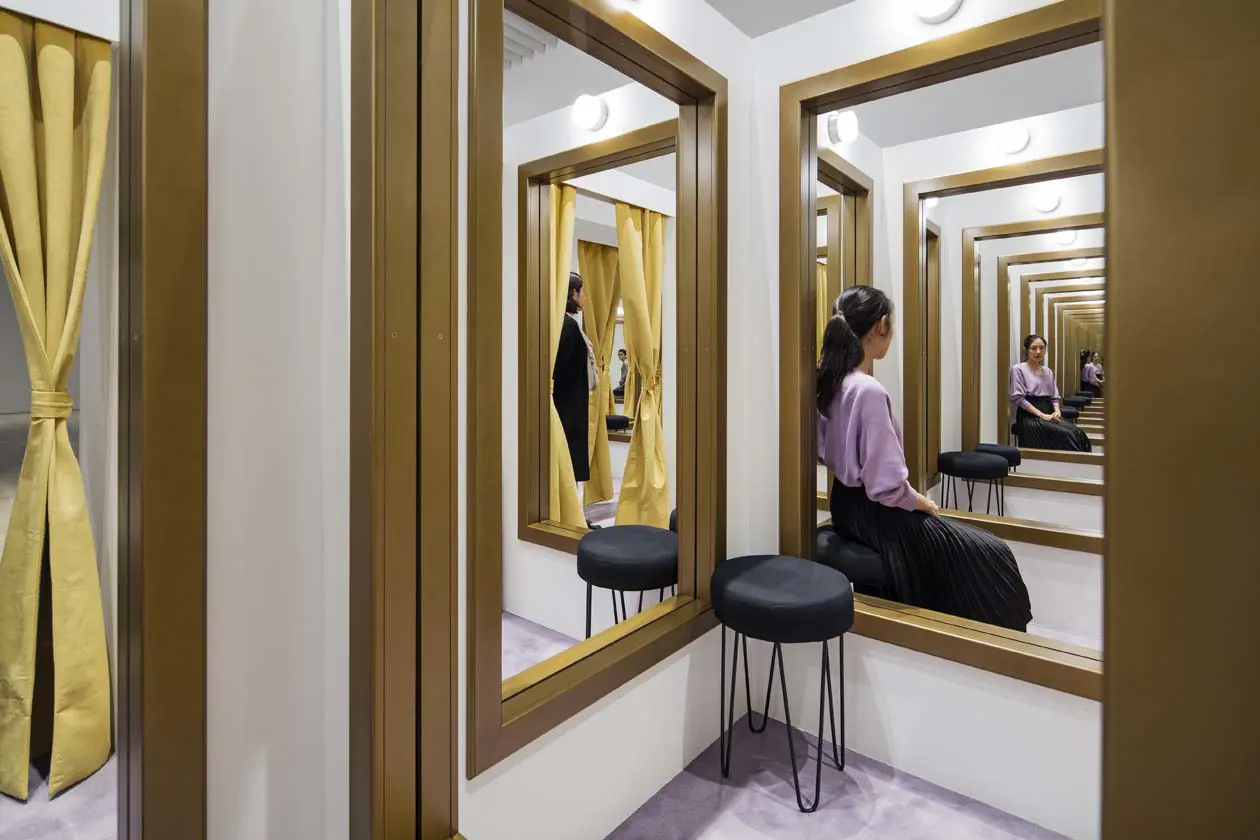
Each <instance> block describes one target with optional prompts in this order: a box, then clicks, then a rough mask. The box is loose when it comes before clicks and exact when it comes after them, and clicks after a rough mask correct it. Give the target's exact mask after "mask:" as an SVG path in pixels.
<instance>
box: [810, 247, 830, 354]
mask: <svg viewBox="0 0 1260 840" xmlns="http://www.w3.org/2000/svg"><path fill="white" fill-rule="evenodd" d="M815 265H816V266H817V269H818V274H817V277H818V280H817V284H818V285H817V293H816V294H815V297H816V298H817V300H818V305H817V306H816V309H817V315H818V343H817V344H815V345H814V358H815V359H818V358H820V357H821V356H822V345H823V334H824V333H826V331H827V322H828V321H830V320H831V304H832V303H834V301H832V300H831V295H830V294H828V292H827V264H826V263H823V262H820V263H816V264H815Z"/></svg>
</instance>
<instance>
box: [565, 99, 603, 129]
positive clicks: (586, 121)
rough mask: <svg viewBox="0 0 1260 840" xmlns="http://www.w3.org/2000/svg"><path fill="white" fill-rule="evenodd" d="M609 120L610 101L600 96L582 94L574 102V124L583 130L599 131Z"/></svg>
mask: <svg viewBox="0 0 1260 840" xmlns="http://www.w3.org/2000/svg"><path fill="white" fill-rule="evenodd" d="M606 122H608V103H607V102H605V101H604V100H603V99H601V98H600V97H598V96H590V95H588V94H585V93H584V94H582V95H581V96H579V97H578V98H577V101H576V102H574V103H573V124H574V125H576V126H577V127H578V128H580V129H582V130H583V131H599V130H600V129H601V128H603V127H604V124H605V123H606Z"/></svg>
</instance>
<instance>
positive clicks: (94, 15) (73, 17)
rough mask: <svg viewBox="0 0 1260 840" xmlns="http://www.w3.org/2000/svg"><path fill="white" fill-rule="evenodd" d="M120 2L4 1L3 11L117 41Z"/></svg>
mask: <svg viewBox="0 0 1260 840" xmlns="http://www.w3.org/2000/svg"><path fill="white" fill-rule="evenodd" d="M120 6H121V4H120V3H114V2H105V0H3V2H0V9H8V10H9V11H13V12H18V13H20V14H24V15H30V16H31V17H36V18H40V19H41V20H46V21H49V22H51V23H55V24H58V25H60V26H64V27H66V28H68V29H75V30H78V31H79V32H85V33H87V34H88V35H95V36H96V37H97V38H104V39H105V40H106V41H117V40H118V28H119V11H120Z"/></svg>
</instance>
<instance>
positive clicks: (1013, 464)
mask: <svg viewBox="0 0 1260 840" xmlns="http://www.w3.org/2000/svg"><path fill="white" fill-rule="evenodd" d="M976 451H977V452H983V453H984V454H985V455H1001V456H1002V457H1003V458H1005V459H1006V463H1007V466H1009V467H1010V468H1011V470H1012V471H1014V470H1015V469H1016V468H1017V467H1019V465H1020V464H1022V463H1023V462H1024V456H1023V455H1021V454H1020V453H1019V449H1018V448H1017V447H1014V446H1003V445H1002V444H1000V443H982V444H980V445H979V446H977V447H976Z"/></svg>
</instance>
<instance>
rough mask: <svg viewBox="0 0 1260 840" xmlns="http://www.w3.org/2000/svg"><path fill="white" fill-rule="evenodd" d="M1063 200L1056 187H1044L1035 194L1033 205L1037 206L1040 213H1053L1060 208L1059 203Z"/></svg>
mask: <svg viewBox="0 0 1260 840" xmlns="http://www.w3.org/2000/svg"><path fill="white" fill-rule="evenodd" d="M1062 201H1063V198H1062V196H1060V195H1059V191H1058V190H1057V189H1055V188H1054V187H1043V188H1042V189H1040V190H1038V192H1037V194H1036V195H1035V196H1033V207H1036V208H1037V212H1038V213H1053V212H1054V211H1055V210H1058V209H1059V204H1060V203H1061V202H1062Z"/></svg>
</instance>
